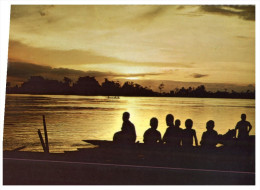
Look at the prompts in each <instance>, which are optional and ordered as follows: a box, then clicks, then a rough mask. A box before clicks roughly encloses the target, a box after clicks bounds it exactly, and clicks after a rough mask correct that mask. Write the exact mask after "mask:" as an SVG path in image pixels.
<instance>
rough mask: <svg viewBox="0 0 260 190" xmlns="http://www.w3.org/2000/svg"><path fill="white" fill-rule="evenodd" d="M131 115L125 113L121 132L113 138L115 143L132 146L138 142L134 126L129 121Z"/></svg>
mask: <svg viewBox="0 0 260 190" xmlns="http://www.w3.org/2000/svg"><path fill="white" fill-rule="evenodd" d="M129 118H130V114H129V113H128V112H124V113H123V117H122V119H123V124H122V128H121V131H119V132H116V133H115V134H114V137H113V141H114V142H116V143H119V144H132V143H135V140H136V132H135V126H134V124H133V123H132V122H131V121H129Z"/></svg>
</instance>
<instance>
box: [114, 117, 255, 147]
mask: <svg viewBox="0 0 260 190" xmlns="http://www.w3.org/2000/svg"><path fill="white" fill-rule="evenodd" d="M122 119H123V124H122V128H121V131H119V132H116V133H115V134H114V137H113V141H114V142H115V143H118V144H134V143H135V142H136V131H135V126H134V124H133V123H132V122H131V121H130V120H129V119H130V114H129V113H128V112H124V113H123V118H122ZM166 125H167V126H168V128H167V129H166V132H165V134H164V135H163V137H162V136H161V133H160V132H159V131H158V130H157V127H158V119H157V118H156V117H153V118H151V120H150V128H149V129H147V130H146V131H145V133H144V135H143V141H144V144H147V145H155V144H166V145H170V146H171V147H188V148H189V147H193V142H194V141H195V145H196V146H199V144H198V139H197V135H196V131H195V129H192V127H193V121H192V120H191V119H187V120H186V121H185V129H182V128H180V125H181V121H180V120H179V119H177V120H175V122H174V116H173V115H172V114H168V115H167V116H166ZM214 126H215V123H214V121H213V120H209V121H208V122H207V123H206V131H205V132H203V134H202V138H201V141H200V145H201V147H205V148H214V147H216V145H217V144H218V143H219V141H220V140H219V139H220V137H222V135H219V134H218V132H217V131H215V130H214ZM251 129H252V125H251V124H250V122H248V121H246V114H241V121H239V122H238V123H237V124H236V126H235V129H234V130H233V131H234V138H235V137H236V131H237V130H238V135H237V140H238V141H244V140H246V139H247V138H248V137H249V132H250V131H251ZM232 138H233V137H232Z"/></svg>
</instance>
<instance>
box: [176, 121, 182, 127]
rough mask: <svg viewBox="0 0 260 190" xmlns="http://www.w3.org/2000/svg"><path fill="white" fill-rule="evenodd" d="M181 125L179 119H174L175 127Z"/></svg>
mask: <svg viewBox="0 0 260 190" xmlns="http://www.w3.org/2000/svg"><path fill="white" fill-rule="evenodd" d="M180 125H181V121H180V120H179V119H176V120H175V127H179V126H180Z"/></svg>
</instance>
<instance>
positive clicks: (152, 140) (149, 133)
mask: <svg viewBox="0 0 260 190" xmlns="http://www.w3.org/2000/svg"><path fill="white" fill-rule="evenodd" d="M150 126H151V128H150V129H147V130H146V131H145V133H144V143H145V144H156V143H159V142H161V133H160V132H159V131H157V130H156V129H157V127H158V119H157V118H155V117H153V118H152V119H151V120H150Z"/></svg>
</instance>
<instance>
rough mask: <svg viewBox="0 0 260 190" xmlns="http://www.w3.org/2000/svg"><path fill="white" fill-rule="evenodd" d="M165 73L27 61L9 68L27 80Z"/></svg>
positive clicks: (9, 72) (11, 73)
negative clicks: (70, 67)
mask: <svg viewBox="0 0 260 190" xmlns="http://www.w3.org/2000/svg"><path fill="white" fill-rule="evenodd" d="M162 74H164V73H136V74H123V73H114V72H100V71H91V70H90V71H81V70H74V69H67V68H52V67H50V66H42V65H36V64H32V63H25V62H9V63H8V69H7V77H8V78H9V79H12V78H15V79H16V81H19V82H22V81H26V80H27V79H28V78H29V77H30V76H43V77H46V78H49V79H56V80H62V79H63V77H65V76H66V77H70V78H71V79H73V80H74V81H75V80H77V79H78V77H82V76H94V77H97V78H102V79H103V78H126V77H144V76H155V75H162Z"/></svg>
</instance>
